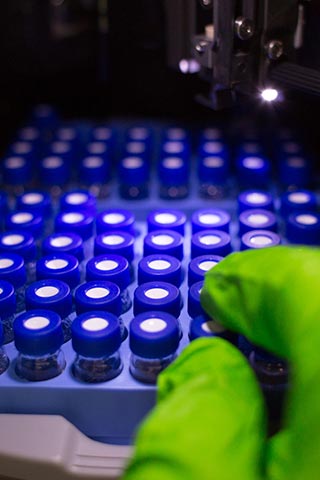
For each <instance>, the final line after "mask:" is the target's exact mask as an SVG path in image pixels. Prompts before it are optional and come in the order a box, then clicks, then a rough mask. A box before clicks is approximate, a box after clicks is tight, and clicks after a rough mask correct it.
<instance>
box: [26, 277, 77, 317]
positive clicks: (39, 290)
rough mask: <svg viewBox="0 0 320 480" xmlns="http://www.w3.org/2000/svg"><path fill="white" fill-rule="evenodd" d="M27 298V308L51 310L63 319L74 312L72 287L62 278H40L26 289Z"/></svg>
mask: <svg viewBox="0 0 320 480" xmlns="http://www.w3.org/2000/svg"><path fill="white" fill-rule="evenodd" d="M25 298H26V310H36V309H45V310H51V311H53V312H56V313H58V314H59V315H60V317H61V318H62V319H63V318H65V317H67V316H68V315H70V313H71V312H72V295H71V291H70V287H69V285H67V284H66V283H65V282H62V281H61V280H53V279H48V280H38V281H37V282H34V283H32V284H31V285H29V287H28V288H27V289H26V294H25Z"/></svg>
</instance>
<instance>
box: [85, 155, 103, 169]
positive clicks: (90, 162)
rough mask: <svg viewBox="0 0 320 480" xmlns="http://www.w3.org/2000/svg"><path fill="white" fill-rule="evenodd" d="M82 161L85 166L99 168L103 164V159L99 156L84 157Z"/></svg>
mask: <svg viewBox="0 0 320 480" xmlns="http://www.w3.org/2000/svg"><path fill="white" fill-rule="evenodd" d="M82 163H83V165H84V166H85V167H86V168H99V167H101V166H102V165H103V159H102V158H101V157H86V158H84V160H83V162H82Z"/></svg>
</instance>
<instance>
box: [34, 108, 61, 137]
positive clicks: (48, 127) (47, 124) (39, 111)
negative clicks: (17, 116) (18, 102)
mask: <svg viewBox="0 0 320 480" xmlns="http://www.w3.org/2000/svg"><path fill="white" fill-rule="evenodd" d="M31 121H32V124H33V125H35V126H36V127H37V128H38V129H39V130H40V132H41V133H42V134H43V135H44V136H45V138H50V137H51V135H52V132H53V130H54V129H55V128H56V127H57V124H58V115H57V112H56V110H55V109H54V108H53V107H52V106H51V105H47V104H44V103H43V104H39V105H37V106H36V107H35V108H34V109H33V112H32V116H31Z"/></svg>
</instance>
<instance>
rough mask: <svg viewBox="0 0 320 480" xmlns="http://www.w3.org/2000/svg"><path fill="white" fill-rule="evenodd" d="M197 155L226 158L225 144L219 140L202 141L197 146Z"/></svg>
mask: <svg viewBox="0 0 320 480" xmlns="http://www.w3.org/2000/svg"><path fill="white" fill-rule="evenodd" d="M199 156H200V157H202V158H205V157H217V156H219V157H222V158H224V159H227V158H228V151H227V146H226V144H225V143H223V142H222V141H220V140H209V141H206V142H203V143H200V146H199Z"/></svg>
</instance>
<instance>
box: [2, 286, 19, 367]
mask: <svg viewBox="0 0 320 480" xmlns="http://www.w3.org/2000/svg"><path fill="white" fill-rule="evenodd" d="M16 309H17V303H16V295H15V292H14V288H13V286H12V285H11V283H9V282H7V281H5V280H0V318H1V321H0V326H1V329H2V330H1V332H2V340H1V342H0V345H2V344H3V343H9V342H11V341H12V340H13V327H12V326H13V321H14V318H15V313H16ZM0 357H1V354H0ZM0 363H1V360H0Z"/></svg>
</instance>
